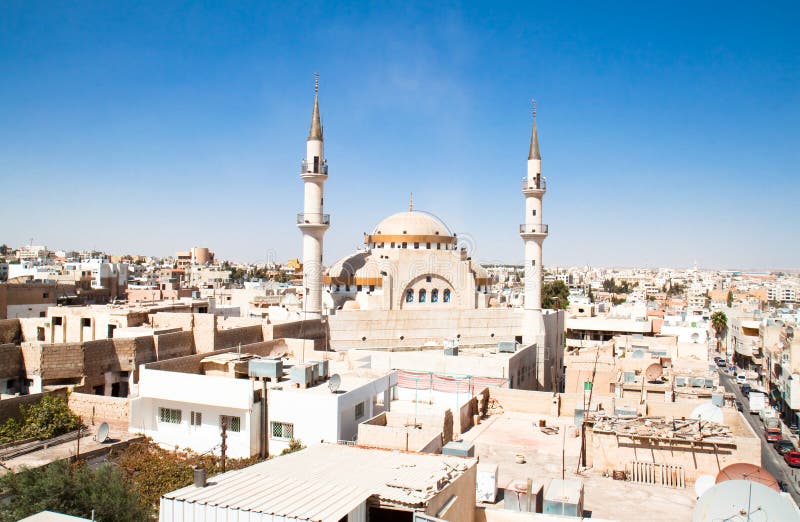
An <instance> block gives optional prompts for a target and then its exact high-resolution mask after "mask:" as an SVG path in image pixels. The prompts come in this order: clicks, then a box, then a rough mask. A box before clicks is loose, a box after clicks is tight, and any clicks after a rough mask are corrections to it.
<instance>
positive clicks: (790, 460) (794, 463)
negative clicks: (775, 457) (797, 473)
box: [783, 451, 800, 468]
mask: <svg viewBox="0 0 800 522" xmlns="http://www.w3.org/2000/svg"><path fill="white" fill-rule="evenodd" d="M783 460H785V461H786V463H787V464H788V465H790V466H791V467H793V468H800V451H790V452H789V453H787V454H786V455H784V456H783Z"/></svg>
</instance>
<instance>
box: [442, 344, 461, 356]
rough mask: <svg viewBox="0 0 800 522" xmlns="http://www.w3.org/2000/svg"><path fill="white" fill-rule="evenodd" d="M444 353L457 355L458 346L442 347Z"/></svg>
mask: <svg viewBox="0 0 800 522" xmlns="http://www.w3.org/2000/svg"><path fill="white" fill-rule="evenodd" d="M444 354H445V355H452V356H457V355H458V346H446V347H445V349H444Z"/></svg>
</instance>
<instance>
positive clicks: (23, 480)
mask: <svg viewBox="0 0 800 522" xmlns="http://www.w3.org/2000/svg"><path fill="white" fill-rule="evenodd" d="M0 488H2V489H3V490H4V492H5V493H6V494H7V495H8V498H9V500H8V503H7V504H5V505H4V506H3V509H2V510H0V522H13V521H16V520H19V519H21V518H24V517H27V516H30V515H33V514H35V513H38V512H40V511H44V510H51V511H57V512H59V513H64V514H67V515H74V516H79V517H84V518H89V517H90V516H91V514H92V510H94V512H95V519H96V520H102V521H103V522H141V521H143V520H147V519H148V518H150V516H149V515H150V513H149V510H148V509H147V508H146V507H145V506H144V505H143V504H142V502H141V500H140V499H139V496H138V495H136V493H134V492H132V491H129V490H128V488H127V487H126V485H125V483H124V481H123V478H122V476H121V474H120V472H119V471H117V470H116V469H115V468H114V467H113V466H112V465H109V464H104V465H102V466H100V467H99V468H97V469H96V470H92V469H90V468H89V467H88V466H87V465H86V464H85V463H82V462H81V463H78V464H70V463H69V462H67V461H64V460H61V461H56V462H54V463H53V464H50V465H49V466H44V467H41V468H36V469H22V470H21V471H19V472H17V473H9V474H7V475H5V476H3V477H2V478H0Z"/></svg>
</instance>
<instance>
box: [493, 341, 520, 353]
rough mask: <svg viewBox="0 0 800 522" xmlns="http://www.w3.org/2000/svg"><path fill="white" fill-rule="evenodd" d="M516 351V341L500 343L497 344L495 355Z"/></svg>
mask: <svg viewBox="0 0 800 522" xmlns="http://www.w3.org/2000/svg"><path fill="white" fill-rule="evenodd" d="M516 351H517V343H516V341H500V342H499V343H497V353H514V352H516Z"/></svg>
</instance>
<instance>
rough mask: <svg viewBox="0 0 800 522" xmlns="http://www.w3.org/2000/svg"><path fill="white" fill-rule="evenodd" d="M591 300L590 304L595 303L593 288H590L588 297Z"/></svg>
mask: <svg viewBox="0 0 800 522" xmlns="http://www.w3.org/2000/svg"><path fill="white" fill-rule="evenodd" d="M586 297H588V298H589V302H590V303H594V293H593V292H592V287H591V286H590V287H589V294H588V295H587V296H586Z"/></svg>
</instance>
